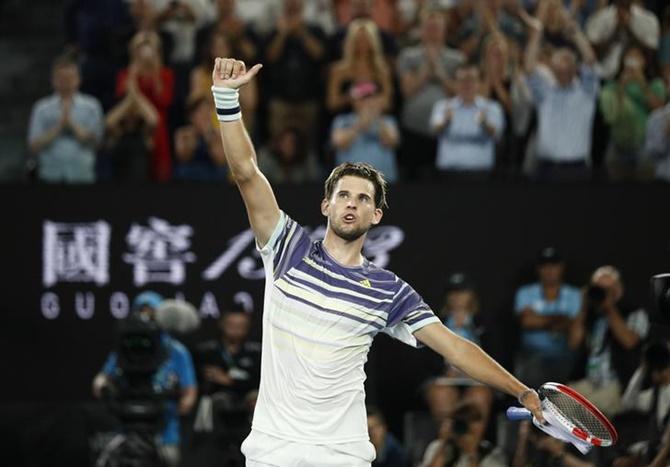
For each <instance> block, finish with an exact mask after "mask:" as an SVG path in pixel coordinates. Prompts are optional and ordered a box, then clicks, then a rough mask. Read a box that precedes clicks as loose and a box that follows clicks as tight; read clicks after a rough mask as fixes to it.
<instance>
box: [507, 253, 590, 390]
mask: <svg viewBox="0 0 670 467" xmlns="http://www.w3.org/2000/svg"><path fill="white" fill-rule="evenodd" d="M564 271H565V263H564V261H563V258H562V257H561V256H560V254H559V253H558V251H556V249H555V248H553V247H546V248H544V249H542V251H540V254H539V255H538V259H537V275H538V279H539V281H538V282H536V283H534V284H529V285H525V286H523V287H521V288H520V289H519V290H517V292H516V296H515V298H514V312H515V313H516V314H517V316H518V317H519V325H520V326H521V345H520V348H519V352H518V355H517V359H516V360H517V361H516V368H515V371H514V373H515V374H516V375H517V376H518V377H519V378H520V379H521V380H523V381H527V383H526V384H528V385H529V386H530V387H539V386H540V385H542V384H544V383H545V382H547V381H558V382H562V383H566V382H567V381H568V379H569V378H570V377H571V376H572V375H571V373H572V369H573V366H574V354H573V352H572V351H571V350H570V348H569V347H568V333H569V330H570V325H571V323H572V320H573V319H574V318H575V317H576V316H577V315H578V314H579V311H580V306H581V294H580V292H579V290H578V289H577V288H576V287H572V286H570V285H568V284H565V283H564V282H563V273H564Z"/></svg>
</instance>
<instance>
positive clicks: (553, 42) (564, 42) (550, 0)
mask: <svg viewBox="0 0 670 467" xmlns="http://www.w3.org/2000/svg"><path fill="white" fill-rule="evenodd" d="M535 15H536V17H537V19H538V20H539V21H540V22H541V23H542V24H543V25H544V35H543V37H542V44H543V45H544V46H548V47H549V49H550V50H549V52H550V53H551V52H552V51H553V49H560V48H563V47H566V48H569V49H572V48H574V44H573V42H572V41H571V40H570V38H568V37H566V35H565V33H564V30H565V29H566V28H569V27H570V21H571V18H570V14H569V12H568V9H567V8H566V6H565V4H564V2H563V1H561V0H540V1H539V2H538V4H537V10H536V11H535ZM579 24H581V23H579Z"/></svg>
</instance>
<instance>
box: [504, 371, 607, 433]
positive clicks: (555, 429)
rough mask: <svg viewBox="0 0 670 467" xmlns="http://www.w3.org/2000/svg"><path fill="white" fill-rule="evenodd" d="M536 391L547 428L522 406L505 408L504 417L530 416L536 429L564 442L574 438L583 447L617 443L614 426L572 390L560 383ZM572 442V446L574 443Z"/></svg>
mask: <svg viewBox="0 0 670 467" xmlns="http://www.w3.org/2000/svg"><path fill="white" fill-rule="evenodd" d="M537 393H538V395H539V396H540V401H541V402H542V415H543V416H544V417H545V419H546V421H547V423H548V424H549V425H550V426H549V427H543V425H541V424H539V423H537V422H536V420H534V419H533V415H532V414H531V413H530V411H529V410H527V409H525V408H522V407H510V408H508V409H507V418H508V419H509V420H531V419H532V420H533V422H534V423H535V425H536V426H537V427H538V428H540V429H542V430H543V431H545V432H547V433H549V434H550V435H552V436H554V437H556V438H559V439H562V440H563V441H567V442H573V441H577V442H578V443H579V444H582V445H587V446H612V445H613V444H614V443H616V442H617V439H618V434H617V432H616V429H615V428H614V425H612V423H611V422H610V421H609V420H608V419H607V417H605V415H603V414H602V412H601V411H600V410H598V408H597V407H596V406H595V405H593V404H592V403H591V402H589V401H588V399H586V398H585V397H584V396H582V395H581V394H579V393H578V392H577V391H575V390H574V389H572V388H570V387H568V386H565V385H564V384H559V383H545V384H543V385H542V386H541V387H540V388H539V389H538V391H537ZM545 428H547V429H545ZM565 434H567V435H568V437H567V438H566V437H564V436H563V435H565ZM569 437H573V438H575V439H574V440H573V439H569ZM573 444H575V445H576V443H574V442H573Z"/></svg>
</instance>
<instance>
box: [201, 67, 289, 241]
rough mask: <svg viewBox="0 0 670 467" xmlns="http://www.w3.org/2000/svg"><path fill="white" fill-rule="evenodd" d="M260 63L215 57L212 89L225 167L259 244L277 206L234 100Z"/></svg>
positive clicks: (271, 227)
mask: <svg viewBox="0 0 670 467" xmlns="http://www.w3.org/2000/svg"><path fill="white" fill-rule="evenodd" d="M261 67H262V65H255V66H253V67H252V68H251V69H249V70H247V69H246V66H245V65H244V62H241V61H239V60H235V59H231V58H217V59H216V63H215V65H214V71H213V72H212V82H213V83H214V86H213V87H212V92H213V94H214V102H215V104H216V113H217V115H218V117H219V122H220V123H219V128H220V130H221V139H222V141H223V149H224V151H225V153H226V160H227V162H228V167H229V169H230V173H231V175H232V177H233V180H234V181H235V183H236V184H237V187H238V188H239V190H240V193H241V194H242V199H243V200H244V205H245V206H246V208H247V214H248V216H249V223H250V224H251V229H252V230H253V231H254V235H255V236H256V240H257V241H258V244H259V245H260V246H261V247H262V246H265V244H266V243H267V242H268V240H269V239H270V236H271V235H272V231H273V230H274V228H275V226H276V225H277V222H278V221H279V215H280V213H279V206H278V205H277V200H276V199H275V195H274V193H273V192H272V187H271V186H270V183H269V182H268V181H267V179H266V178H265V176H264V175H263V174H262V173H261V171H260V170H259V169H258V163H257V161H256V151H255V150H254V146H253V144H251V139H250V138H249V135H248V133H247V131H246V129H245V128H244V124H243V123H242V119H241V118H242V114H241V112H240V104H239V100H238V89H239V88H240V87H242V86H244V85H245V84H247V83H248V82H249V81H251V80H252V79H253V78H254V77H255V76H256V74H257V73H258V71H259V70H260V69H261Z"/></svg>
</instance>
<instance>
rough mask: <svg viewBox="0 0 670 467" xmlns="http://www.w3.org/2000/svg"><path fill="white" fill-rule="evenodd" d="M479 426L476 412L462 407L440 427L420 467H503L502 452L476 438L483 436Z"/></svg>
mask: <svg viewBox="0 0 670 467" xmlns="http://www.w3.org/2000/svg"><path fill="white" fill-rule="evenodd" d="M481 424H482V415H481V413H480V412H479V409H478V408H477V407H476V406H474V405H471V404H467V403H464V404H461V405H460V406H459V407H457V408H456V409H455V410H454V411H453V413H452V414H451V415H450V416H449V417H447V418H445V419H444V421H443V422H442V423H441V425H440V432H439V435H438V438H437V439H436V440H433V441H432V442H431V443H430V444H429V445H428V447H427V448H426V452H425V453H424V455H423V460H422V461H421V464H420V467H447V466H458V467H466V466H473V465H476V466H479V467H506V466H507V465H508V464H507V460H506V457H505V454H504V452H503V450H502V449H500V448H499V447H497V446H495V445H494V444H492V443H491V442H489V441H486V440H481V439H480V438H479V437H478V436H477V433H480V432H483V430H482V429H481V427H480V425H481Z"/></svg>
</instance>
